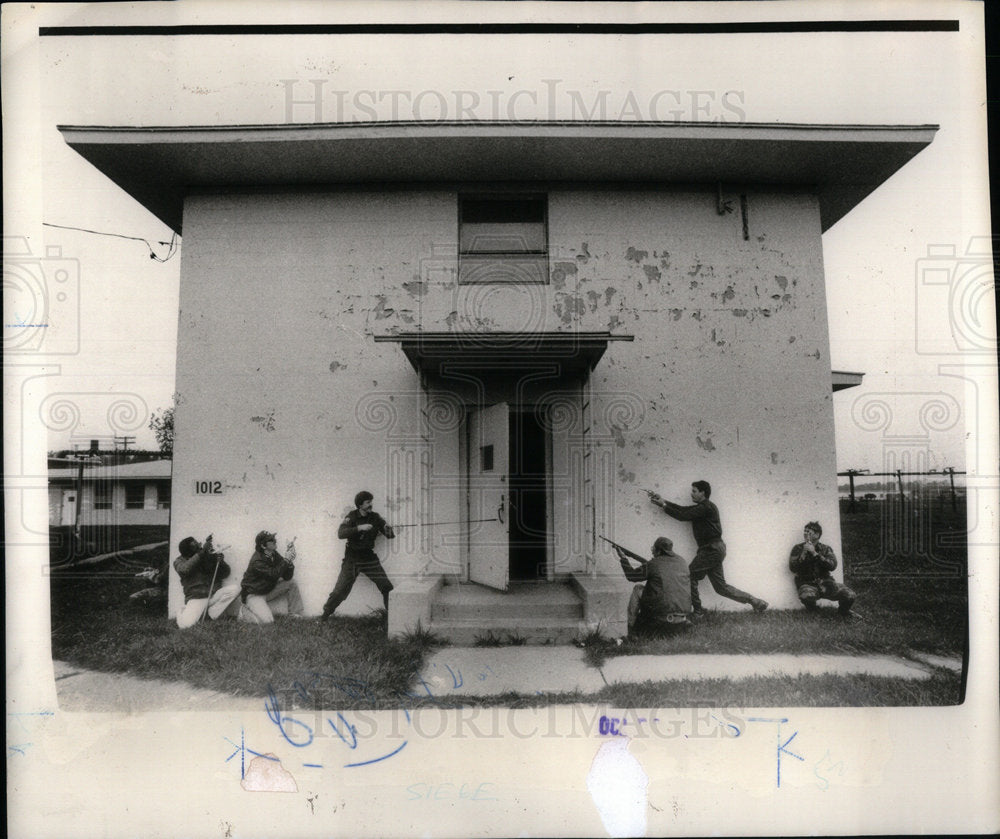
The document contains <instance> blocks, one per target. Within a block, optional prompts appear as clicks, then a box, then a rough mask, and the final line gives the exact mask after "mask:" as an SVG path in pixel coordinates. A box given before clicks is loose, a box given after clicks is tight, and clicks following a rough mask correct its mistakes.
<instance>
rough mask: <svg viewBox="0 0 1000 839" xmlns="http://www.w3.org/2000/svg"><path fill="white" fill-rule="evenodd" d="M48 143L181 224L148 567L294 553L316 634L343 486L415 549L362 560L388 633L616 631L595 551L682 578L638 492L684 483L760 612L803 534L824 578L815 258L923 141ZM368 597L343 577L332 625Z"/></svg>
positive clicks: (734, 133) (660, 136)
mask: <svg viewBox="0 0 1000 839" xmlns="http://www.w3.org/2000/svg"><path fill="white" fill-rule="evenodd" d="M61 130H62V131H63V134H64V136H65V139H66V141H67V142H68V143H69V144H70V145H71V146H72V147H73V148H74V149H76V150H77V151H78V152H79V153H80V154H81V155H83V156H84V157H85V158H86V159H87V160H89V161H91V162H92V163H93V164H94V165H95V166H97V167H98V168H99V169H101V170H102V171H103V172H105V173H107V175H108V176H109V177H110V178H111V179H112V180H114V181H115V182H117V183H118V184H119V185H120V186H122V188H123V189H125V190H126V191H128V192H129V193H130V194H132V195H133V196H134V197H135V198H136V199H137V200H138V201H140V202H141V203H142V204H143V205H145V206H146V207H147V208H148V209H150V210H151V211H152V212H153V213H155V214H156V215H157V216H158V217H159V218H161V219H162V220H163V221H165V222H166V223H168V224H169V225H170V226H171V227H172V228H173V229H174V230H176V231H178V232H180V231H183V252H182V262H181V290H180V318H179V327H178V359H177V382H176V389H177V391H178V393H179V394H180V398H179V400H178V404H177V408H176V415H175V423H176V445H175V453H174V481H173V497H172V502H171V503H172V511H173V515H172V528H171V543H172V545H176V543H177V542H178V541H179V540H180V539H181V538H183V537H184V536H187V535H196V536H198V537H199V538H202V537H204V536H205V535H206V534H208V533H209V532H214V533H215V534H216V541H217V542H227V543H232V545H233V548H232V549H231V550H230V552H229V554H230V555H231V556H232V558H233V560H234V565H235V566H236V571H237V572H238V571H239V570H240V566H241V564H245V562H246V560H247V559H248V558H249V555H250V553H251V551H252V545H253V536H254V534H255V533H256V532H257V531H258V530H260V529H264V528H267V529H271V530H276V531H278V533H279V541H280V542H281V543H282V544H283V543H284V540H286V539H289V538H291V537H292V536H296V537H297V548H298V553H299V557H300V561H299V563H298V571H297V577H298V579H299V585H300V588H301V590H302V592H303V595H304V599H305V603H306V609H307V612H311V613H314V614H316V613H318V612H319V610H320V608H321V606H322V603H323V600H324V598H325V597H326V594H327V593H328V592H329V590H330V589H331V588H332V585H333V582H334V580H335V578H336V575H337V571H338V569H339V564H340V558H341V557H342V556H343V543H341V542H338V540H337V538H336V528H337V524H338V522H339V521H340V519H341V518H342V516H343V514H344V513H345V512H346V511H347V510H348V509H350V507H351V506H352V504H351V502H352V499H353V496H354V494H355V493H356V492H357V491H358V490H359V489H363V488H366V489H369V490H370V491H372V492H373V493H374V494H375V507H376V509H377V510H379V511H381V512H382V513H383V514H384V515H385V516H386V518H387V519H388V520H389V522H390V523H392V524H395V525H413V526H410V527H404V528H401V529H400V531H399V534H400V535H399V538H397V539H396V540H394V541H393V542H388V543H382V542H380V543H379V545H378V547H377V550H379V553H380V554H381V556H382V558H383V563H384V565H385V567H386V569H387V570H388V572H389V574H390V576H391V578H392V579H393V581H394V582H395V584H396V587H397V588H396V591H394V592H393V595H392V600H391V602H390V631H392V632H399V631H403V630H405V629H407V628H412V627H413V626H415V625H416V623H417V622H418V621H419V622H420V623H421V624H422V625H424V626H427V625H428V624H433V625H435V626H437V627H440V626H448V625H451V626H452V628H454V629H455V631H456V633H457V634H458V635H459V636H461V632H462V631H464V632H465V633H466V634H467V635H468V634H475V633H477V632H483V633H485V632H486V631H493V630H496V631H498V632H499V631H511V632H515V633H518V632H520V631H522V630H523V631H524V632H526V633H529V634H530V633H535V634H537V635H538V636H539V637H542V636H544V634H545V632H544V627H545V626H549V627H555V626H557V625H558V626H559V627H561V631H563V632H564V634H565V633H566V632H576V631H579V630H580V629H585V628H587V627H591V628H593V627H595V626H600V627H601V628H602V629H603V630H605V631H608V632H611V633H620V632H621V631H623V627H624V620H625V603H626V602H627V597H628V592H629V589H630V586H629V585H628V584H627V583H626V582H625V580H624V579H623V578H622V575H621V572H620V569H619V567H618V563H617V560H616V559H615V557H614V555H613V553H612V552H611V551H610V550H609V549H608V546H607V545H606V544H604V543H603V542H602V541H601V540H600V539H599V538H598V537H599V536H602V535H604V536H607V537H609V538H611V539H614V540H616V541H619V542H622V543H624V544H626V545H627V546H628V547H630V548H632V549H633V550H636V551H641V552H645V551H647V550H648V548H649V546H650V545H651V543H652V541H653V539H654V538H655V537H656V536H657V535H660V534H665V535H669V536H671V537H672V538H673V539H674V542H675V549H676V550H677V551H678V552H679V553H681V554H683V555H685V556H687V557H691V556H692V555H693V553H694V544H693V540H692V538H691V534H690V527H689V526H687V525H685V524H683V523H681V522H676V521H674V520H673V519H670V518H667V517H666V516H665V515H664V514H663V513H662V512H660V511H659V510H657V509H656V508H654V507H653V506H652V505H650V504H649V503H648V501H647V498H646V495H645V494H644V492H642V490H644V489H652V490H655V491H658V492H659V493H661V494H662V495H664V497H666V498H668V499H670V500H674V501H679V502H684V503H686V501H687V498H688V489H689V487H690V484H691V482H692V481H694V480H698V479H705V480H708V481H709V482H710V483H711V484H712V486H713V490H714V491H713V495H712V500H713V501H715V502H716V503H717V504H718V505H719V507H720V509H721V512H722V517H723V526H724V529H725V539H726V541H727V543H728V546H729V558H728V559H727V561H726V566H725V567H726V574H727V577H728V578H729V579H730V580H731V581H732V582H733V583H734V584H735V585H737V586H739V587H741V588H746V589H749V590H751V591H752V592H754V593H755V594H758V595H760V596H761V597H764V598H766V599H768V600H769V601H771V603H772V605H773V606H774V607H794V606H797V600H796V598H795V592H794V588H793V586H792V582H791V579H790V575H789V574H788V571H787V564H786V562H787V554H788V549H789V547H790V546H791V544H792V543H793V542H794V541H796V540H798V539H799V536H800V533H801V527H802V524H803V523H804V522H806V521H808V520H810V519H818V520H819V521H821V522H822V523H823V525H824V528H825V530H824V541H828V542H829V543H830V544H832V545H833V546H834V548H835V549H836V550H837V551H838V554H839V552H840V539H839V512H838V505H837V475H836V471H837V470H836V462H835V452H834V428H833V411H832V407H831V399H832V398H833V397H832V392H833V390H834V389H835V388H837V387H844V386H849V385H850V384H852V383H855V381H856V380H855V379H852V378H851V376H852V374H840V375H838V376H837V377H834V374H833V371H831V367H830V348H829V338H828V331H827V318H826V303H825V287H824V274H823V253H822V238H821V234H822V232H823V231H824V230H825V229H827V228H828V227H830V225H832V224H834V223H836V221H837V220H838V219H840V218H841V217H842V216H844V215H845V214H846V213H848V212H850V210H851V208H852V207H854V206H855V205H856V204H857V203H858V202H860V201H862V200H863V199H864V197H865V196H866V195H868V194H869V193H870V192H871V191H872V190H874V189H876V188H877V187H878V186H879V185H880V184H882V183H883V182H884V181H885V180H886V179H887V178H889V177H890V176H891V175H892V174H893V173H894V172H895V171H896V170H897V169H899V168H900V167H901V166H903V165H904V164H905V163H906V162H907V161H908V160H909V159H910V158H911V157H912V156H913V155H915V154H917V153H918V152H919V151H920V150H921V149H922V148H924V147H925V146H926V145H928V144H929V143H930V142H931V141H932V139H933V136H934V132H935V127H934V126H827V125H782V124H766V125H764V124H732V123H728V124H727V123H720V124H692V123H657V124H649V123H633V124H629V123H585V122H580V123H572V122H571V123H566V122H562V123H539V122H532V123H488V122H477V123H468V124H462V123H436V124H425V123H420V124H401V123H379V124H371V125H358V124H331V125H307V126H306V125H303V126H240V127H225V128H216V127H201V128H124V127H122V128H87V127H63V128H62V129H61ZM857 380H859V377H858V378H857ZM438 523H442V524H438ZM420 525H423V526H420ZM279 548H280V545H279ZM172 586H173V587H172V590H171V606H172V609H176V608H177V607H178V605H179V604H180V591H179V585H177V581H176V580H174V581H173V583H172ZM706 588H707V583H703V590H705V589H706ZM490 590H493V591H505V592H506V593H505V594H504V595H502V596H497V597H498V599H496V598H495V599H493V600H491V599H490V596H489V595H488V594H487V592H488V591H490ZM549 595H553V596H554V599H552V600H546V599H545V598H546V597H548V596H549ZM532 598H535V599H534V600H533V599H532ZM704 599H705V605H706V606H707V607H708V608H716V607H718V608H725V607H727V606H729V605H732V604H730V603H729V602H728V601H720V600H719V599H718V598H716V596H715V595H714V594H713V593H711V592H710V591H706V592H705V597H704ZM497 602H498V603H499V605H498V606H497V605H496V603H497ZM380 603H381V601H380V598H379V597H378V594H377V592H376V591H375V588H374V586H371V585H370V584H369V583H368V582H367V580H365V579H364V578H362V579H361V580H359V583H358V585H357V587H356V588H355V592H354V594H353V595H352V596H351V598H350V599H349V600H348V601H347V602H346V603H345V604H344V605H343V606H342V607H341V609H342V610H344V611H346V612H359V611H364V610H366V609H368V608H371V607H375V606H377V605H380ZM744 608H745V607H744ZM491 610H492V611H491ZM536 630H537V632H536Z"/></svg>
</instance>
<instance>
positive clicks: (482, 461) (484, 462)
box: [479, 445, 493, 472]
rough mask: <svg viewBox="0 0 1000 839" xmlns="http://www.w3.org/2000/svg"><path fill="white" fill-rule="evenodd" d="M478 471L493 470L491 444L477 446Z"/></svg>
mask: <svg viewBox="0 0 1000 839" xmlns="http://www.w3.org/2000/svg"><path fill="white" fill-rule="evenodd" d="M479 471H480V472H492V471H493V446H492V445H490V446H480V447H479Z"/></svg>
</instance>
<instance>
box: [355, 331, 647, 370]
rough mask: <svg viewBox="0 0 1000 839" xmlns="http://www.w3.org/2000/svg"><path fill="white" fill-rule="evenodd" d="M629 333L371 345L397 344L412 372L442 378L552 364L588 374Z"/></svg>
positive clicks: (466, 336)
mask: <svg viewBox="0 0 1000 839" xmlns="http://www.w3.org/2000/svg"><path fill="white" fill-rule="evenodd" d="M633 339H634V336H633V335H612V334H611V333H610V332H405V333H402V332H401V333H395V334H391V335H376V336H375V341H377V342H386V343H388V342H391V343H396V344H399V345H400V349H402V351H403V353H404V355H406V357H407V358H408V359H409V361H410V364H412V365H413V369H414V370H416V371H417V372H418V373H429V374H431V375H434V376H446V375H447V373H448V370H455V369H464V370H483V369H486V370H496V369H500V367H499V365H498V362H503V366H504V367H505V368H508V369H517V370H524V371H528V370H531V369H532V368H537V367H541V366H550V365H552V364H558V365H559V367H560V370H561V371H562V372H564V373H584V372H589V371H591V370H593V369H594V368H595V367H596V366H597V363H598V362H599V361H600V360H601V357H602V356H603V355H604V351H605V350H606V349H607V348H608V342H609V341H631V340H633Z"/></svg>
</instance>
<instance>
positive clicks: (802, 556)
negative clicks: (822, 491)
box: [788, 521, 855, 618]
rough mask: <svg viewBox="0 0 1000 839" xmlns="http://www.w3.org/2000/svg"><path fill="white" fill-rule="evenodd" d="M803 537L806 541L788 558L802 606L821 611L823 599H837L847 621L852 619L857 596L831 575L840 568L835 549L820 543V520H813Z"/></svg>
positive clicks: (793, 550)
mask: <svg viewBox="0 0 1000 839" xmlns="http://www.w3.org/2000/svg"><path fill="white" fill-rule="evenodd" d="M802 535H803V537H804V538H805V541H804V542H799V544H797V545H796V546H795V547H794V548H792V553H791V556H789V558H788V570H789V571H791V572H792V573H793V574H794V575H795V588H796V589H797V590H798V593H799V600H800V601H802V605H803V606H805V607H806V609H807V610H809V611H815V610H816V609H817V608H818V607H817V605H816V601H817V600H819V599H820V598H825V599H827V600H836V601H837V603H838V604H839V607H840V608H839V611H840V614H841V615H843V616H844V617H845V618H849V617H852V616H853V615H854V613H853V612H852V611H851V606H853V605H854V599H855V595H854V592H853V591H851V590H850V589H849V588H848V587H847V586H845V585H842V584H841V583H838V582H837V581H836V580H835V579H833V577H832V576H830V572H831V571H833V570H834V569H835V568H836V567H837V555H836V554H835V553H834V552H833V548H831V547H830V546H829V545H824V544H823V543H822V542H820V540H819V537H820V536H822V535H823V528H822V527H820V524H819V522H818V521H811V522H809V523H808V524H806V526H805V527H804V528H803V530H802Z"/></svg>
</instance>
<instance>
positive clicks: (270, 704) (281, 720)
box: [264, 683, 313, 749]
mask: <svg viewBox="0 0 1000 839" xmlns="http://www.w3.org/2000/svg"><path fill="white" fill-rule="evenodd" d="M264 708H265V709H266V710H267V716H268V718H269V719H270V720H271V722H273V723H274V724H275V725H276V726H278V730H279V731H280V732H281V736H282V737H284V738H285V740H287V741H288V742H289V743H291V744H292V745H293V746H295V747H296V748H300V749H301V748H302V747H303V746H308V745H309V744H310V743H312V741H313V730H312V729H311V728H310V727H309V726H308V725H306V724H305V723H304V722H302V721H301V720H297V719H295V717H289V716H282V714H281V708H280V707H279V705H278V697H277V696H276V695H275V693H274V688H273V687H271V685H270V683H269V684H268V686H267V701H266V702H265V703H264ZM286 723H288V724H290V725H298V726H301V727H302V728H304V729H305V730H306V733H305V736H307V737H308V738H309V739H308V740H306V741H305V742H304V743H298V742H296V741H295V740H293V739H292V738H291V737H289V736H288V735H289V733H288V731H286V730H285V724H286Z"/></svg>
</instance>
